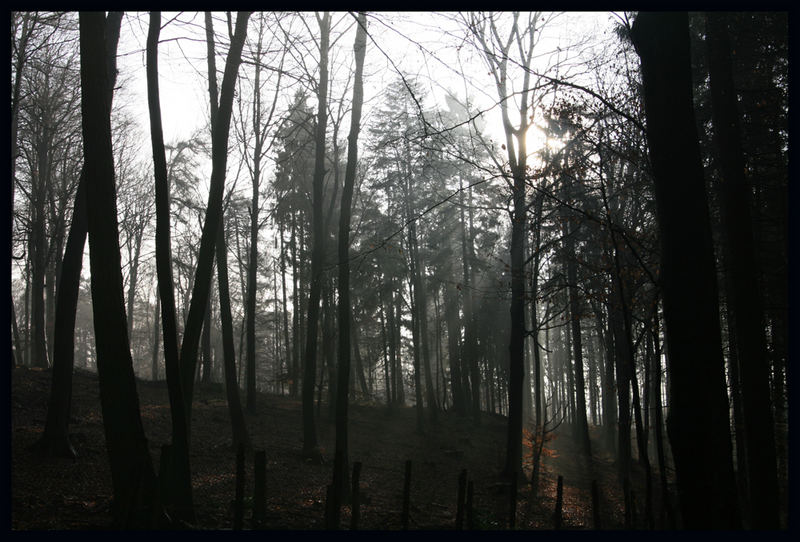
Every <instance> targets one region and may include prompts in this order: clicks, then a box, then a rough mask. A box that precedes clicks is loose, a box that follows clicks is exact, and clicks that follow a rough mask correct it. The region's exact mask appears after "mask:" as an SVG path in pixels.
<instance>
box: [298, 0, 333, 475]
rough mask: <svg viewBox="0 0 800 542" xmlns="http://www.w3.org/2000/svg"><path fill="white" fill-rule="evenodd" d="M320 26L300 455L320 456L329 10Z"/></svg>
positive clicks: (315, 458) (317, 458)
mask: <svg viewBox="0 0 800 542" xmlns="http://www.w3.org/2000/svg"><path fill="white" fill-rule="evenodd" d="M317 21H318V22H319V29H320V41H319V55H320V56H319V84H318V89H317V90H318V92H317V98H318V105H317V126H316V133H315V136H314V143H315V150H314V153H315V156H314V178H313V183H312V196H311V205H312V210H311V224H312V230H313V235H312V247H311V288H310V291H309V296H308V318H307V320H306V329H307V331H306V344H305V367H304V373H305V374H304V377H303V398H302V401H303V455H304V456H305V457H308V458H311V459H312V460H319V458H320V451H319V448H318V445H317V428H316V423H315V420H314V380H315V379H316V372H317V336H318V335H317V331H318V325H319V301H320V293H321V289H322V260H323V258H324V257H325V247H324V246H323V243H324V233H325V232H324V231H323V216H322V197H323V192H322V189H323V186H322V183H323V180H324V177H325V130H326V128H327V124H328V108H327V97H328V48H329V46H330V14H329V13H328V12H327V11H326V12H325V13H324V14H323V16H322V18H319V16H317Z"/></svg>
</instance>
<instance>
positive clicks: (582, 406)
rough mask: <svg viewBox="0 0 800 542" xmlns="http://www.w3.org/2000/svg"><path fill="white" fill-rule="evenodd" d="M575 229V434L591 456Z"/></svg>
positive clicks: (571, 254) (570, 240) (571, 272)
mask: <svg viewBox="0 0 800 542" xmlns="http://www.w3.org/2000/svg"><path fill="white" fill-rule="evenodd" d="M575 232H576V229H573V230H572V231H571V232H569V233H567V236H566V239H565V241H566V250H567V281H568V282H569V287H568V295H569V319H570V325H571V326H572V351H573V359H574V370H575V436H576V437H577V440H578V443H579V445H580V447H581V449H582V450H583V453H584V455H585V456H586V457H591V456H592V448H591V444H590V442H589V424H588V422H587V419H586V385H585V382H584V378H583V344H582V338H581V318H582V314H581V307H580V305H581V303H580V299H579V298H578V270H577V265H578V264H577V262H576V261H575V255H576V254H577V252H576V251H575V238H574V235H575Z"/></svg>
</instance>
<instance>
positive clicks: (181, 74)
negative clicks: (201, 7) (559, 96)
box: [119, 12, 610, 150]
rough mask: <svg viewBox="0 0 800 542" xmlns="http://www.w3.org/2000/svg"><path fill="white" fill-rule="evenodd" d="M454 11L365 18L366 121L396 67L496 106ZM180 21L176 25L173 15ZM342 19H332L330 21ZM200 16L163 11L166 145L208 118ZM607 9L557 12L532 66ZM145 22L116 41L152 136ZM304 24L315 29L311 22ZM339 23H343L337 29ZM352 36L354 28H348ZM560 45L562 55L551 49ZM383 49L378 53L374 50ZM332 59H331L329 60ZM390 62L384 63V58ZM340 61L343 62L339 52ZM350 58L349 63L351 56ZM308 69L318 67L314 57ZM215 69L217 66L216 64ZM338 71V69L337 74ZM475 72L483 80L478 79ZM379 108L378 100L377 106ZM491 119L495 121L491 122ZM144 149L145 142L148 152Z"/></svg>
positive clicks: (133, 17) (132, 16) (493, 125)
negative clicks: (367, 38) (367, 25)
mask: <svg viewBox="0 0 800 542" xmlns="http://www.w3.org/2000/svg"><path fill="white" fill-rule="evenodd" d="M455 15H456V14H455V13H439V14H435V13H428V12H402V13H399V14H398V13H379V14H376V15H375V17H373V18H371V19H370V28H369V31H370V33H371V34H372V35H373V36H374V39H375V42H372V41H369V42H368V44H367V62H368V63H369V66H368V68H367V80H366V82H365V87H366V90H365V94H366V101H367V105H366V106H365V113H364V115H365V120H366V119H367V118H368V117H369V104H370V103H374V101H373V102H371V100H370V98H372V97H374V95H375V93H377V92H379V91H380V90H381V89H382V88H384V87H385V85H386V84H387V83H389V82H390V81H393V80H395V79H396V78H397V74H396V70H397V69H401V70H403V71H404V72H405V73H410V74H414V75H418V76H420V78H421V79H423V80H424V79H428V80H429V81H430V87H429V91H430V92H431V93H432V95H433V96H435V97H436V101H437V102H438V103H439V104H440V106H441V107H444V99H443V95H444V92H445V91H446V90H452V91H455V92H456V94H457V95H458V96H459V97H460V98H463V95H464V92H465V84H464V81H463V80H462V79H461V78H460V77H459V73H460V72H461V71H462V69H463V71H465V72H466V73H469V74H471V78H472V81H471V82H470V83H469V85H468V88H469V90H468V92H469V93H470V94H471V97H472V99H474V100H476V101H477V103H478V104H480V105H479V106H480V107H489V106H490V105H491V104H492V103H493V102H494V101H496V99H497V98H496V91H495V89H494V83H493V81H492V79H491V77H489V76H488V74H486V68H485V65H483V64H475V63H476V62H480V59H479V58H478V57H477V56H476V55H475V54H474V52H473V51H471V49H470V47H468V46H467V47H462V48H460V49H456V47H457V44H458V39H459V37H460V36H463V30H461V29H459V28H458V26H457V24H456V23H455V22H454V21H453V20H452V19H453V18H454V17H455ZM176 16H177V20H173V19H174V18H176ZM341 16H342V14H341V13H339V14H335V16H334V20H336V19H338V18H339V17H341ZM203 17H204V15H203V13H202V12H182V13H181V14H179V15H178V14H176V13H162V16H161V21H162V25H164V24H165V23H167V21H170V22H169V24H166V26H165V27H164V28H163V29H162V32H161V43H160V45H159V86H160V93H161V113H162V122H163V127H164V139H165V142H167V143H170V142H173V141H175V140H176V139H179V138H187V137H189V136H190V135H191V134H192V133H194V132H195V131H196V130H197V129H199V128H201V127H202V126H203V125H204V124H205V122H206V119H207V116H208V90H207V83H206V77H207V68H206V56H205V55H206V45H205V35H204V18H203ZM609 18H610V16H609V14H607V13H605V12H591V13H574V12H568V13H564V14H560V15H558V16H557V17H555V19H554V20H553V22H552V23H551V24H550V25H549V26H547V27H546V28H545V33H544V35H543V37H542V39H541V41H540V43H539V45H538V46H537V47H538V51H541V53H539V54H538V55H537V58H536V69H537V70H543V69H544V68H545V67H546V66H547V65H548V64H551V63H553V62H555V61H556V60H557V59H558V60H564V59H566V58H567V53H566V52H565V51H566V50H567V46H568V45H569V44H571V43H574V42H575V40H576V39H577V37H579V36H580V37H582V36H586V35H590V34H597V33H600V32H602V31H603V25H605V24H607V22H608V21H609ZM148 24H149V17H148V15H147V14H146V13H133V12H131V13H128V14H127V16H126V18H125V20H124V22H123V28H122V35H121V41H120V47H119V52H120V59H119V68H120V72H121V74H122V75H123V76H125V77H130V82H131V83H130V85H129V86H128V88H126V89H125V91H124V94H127V95H129V96H130V100H128V101H127V103H128V104H129V105H130V107H131V110H132V112H134V114H135V116H136V118H138V119H139V122H140V125H141V128H142V129H143V132H144V134H148V133H149V124H148V122H147V118H148V110H147V86H146V80H145V58H144V48H145V40H146V37H147V27H148ZM309 26H310V27H311V28H312V29H314V30H316V24H315V22H314V21H313V20H312V21H311V22H310V23H309ZM339 26H343V25H342V24H340V25H339ZM215 30H217V32H218V33H222V32H225V27H224V15H223V14H222V13H215ZM351 33H352V29H351ZM336 47H339V48H343V50H344V54H347V55H350V56H351V52H350V51H351V49H352V37H351V36H350V35H348V36H345V37H343V38H341V39H340V40H339V41H338V42H337V44H336ZM557 47H560V48H561V52H558V51H557V50H556V48H557ZM379 48H380V50H379ZM332 56H333V55H332ZM387 57H388V59H387ZM339 58H345V57H344V56H343V55H342V54H341V53H339ZM348 60H349V58H348ZM309 63H310V65H312V66H314V67H315V66H316V63H315V62H314V61H313V60H311V61H309ZM218 69H219V70H221V69H222V66H221V65H219V64H218ZM340 71H342V70H340ZM475 74H480V75H484V74H486V76H485V77H476V76H475ZM375 105H377V103H376V104H375ZM493 117H494V118H493ZM487 130H488V131H489V132H490V133H491V134H492V137H493V138H494V139H495V140H501V141H502V125H501V122H500V119H499V115H498V114H497V113H496V111H495V112H493V114H490V116H489V122H487ZM531 136H532V138H531V140H530V141H529V143H530V145H529V148H531V149H535V148H540V147H541V146H542V144H543V143H544V141H543V139H542V138H541V137H536V135H535V131H532V132H531ZM146 148H147V149H148V150H149V145H148V146H147V147H146Z"/></svg>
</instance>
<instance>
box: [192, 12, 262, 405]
mask: <svg viewBox="0 0 800 542" xmlns="http://www.w3.org/2000/svg"><path fill="white" fill-rule="evenodd" d="M249 18H250V12H248V11H240V12H238V13H237V16H236V29H235V31H234V34H233V37H232V39H231V45H230V49H229V50H228V57H227V60H226V61H225V72H224V75H223V78H222V87H221V92H220V100H219V104H218V110H217V113H216V115H213V116H212V118H213V120H212V128H211V154H212V157H211V181H210V189H209V195H208V205H207V211H206V216H205V221H204V223H203V230H202V235H201V237H200V249H199V253H198V257H197V269H196V270H195V279H194V284H193V287H192V297H191V304H190V305H189V313H188V315H187V317H186V325H185V328H184V332H183V342H182V343H181V351H180V363H181V378H182V379H183V384H184V392H185V397H184V399H185V401H186V412H187V418H188V419H191V411H192V391H193V389H194V376H195V369H196V366H197V351H198V349H199V342H200V332H201V330H202V327H203V316H204V314H205V311H206V306H207V304H208V299H209V293H210V290H211V277H212V270H213V265H214V245H215V242H216V240H217V238H218V236H219V230H220V222H221V221H222V196H223V191H224V188H225V170H226V167H227V161H228V133H229V131H230V119H231V113H232V110H233V95H234V90H235V87H236V77H237V74H238V71H239V64H240V63H241V58H242V57H241V55H242V48H243V46H244V40H245V35H246V33H247V21H248V19H249ZM212 79H213V78H212ZM212 107H217V105H216V104H214V105H213V106H212Z"/></svg>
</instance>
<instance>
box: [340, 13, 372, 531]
mask: <svg viewBox="0 0 800 542" xmlns="http://www.w3.org/2000/svg"><path fill="white" fill-rule="evenodd" d="M356 24H357V27H356V37H355V43H354V44H353V55H354V56H355V75H354V76H353V109H352V116H351V120H350V134H349V135H348V136H347V166H346V169H345V175H344V186H343V188H342V202H341V207H340V211H339V237H338V251H337V252H338V257H339V277H338V287H339V300H338V307H337V309H338V311H337V312H338V317H339V318H338V319H339V343H338V347H339V355H338V374H337V378H338V381H339V382H338V386H337V394H336V448H335V450H336V451H335V463H334V466H333V491H334V508H333V509H332V511H333V524H332V526H333V528H337V529H338V527H339V512H340V504H341V502H342V500H343V499H344V498H345V494H346V492H348V487H349V484H348V434H347V424H348V420H347V410H348V408H347V407H348V402H349V393H348V385H349V383H350V338H351V322H352V321H353V315H352V307H351V305H350V304H351V301H350V219H351V213H352V204H353V191H354V186H355V179H356V165H357V162H358V134H359V131H360V129H361V104H362V102H363V101H364V86H363V85H364V83H363V74H364V56H365V51H366V47H367V16H366V13H364V12H363V11H362V12H359V13H358V16H357V17H356ZM352 331H353V332H354V331H355V329H353V330H352ZM356 348H357V346H356Z"/></svg>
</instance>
